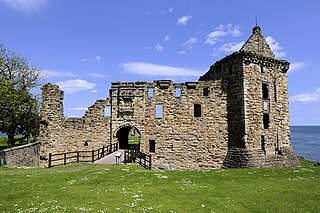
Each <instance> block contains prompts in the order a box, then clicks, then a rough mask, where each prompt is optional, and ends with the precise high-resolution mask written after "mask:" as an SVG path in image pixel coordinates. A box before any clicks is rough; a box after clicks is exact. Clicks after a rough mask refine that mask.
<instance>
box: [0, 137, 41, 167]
mask: <svg viewBox="0 0 320 213" xmlns="http://www.w3.org/2000/svg"><path fill="white" fill-rule="evenodd" d="M39 151H40V142H35V143H30V144H26V145H22V146H18V147H13V148H8V149H4V150H2V151H0V165H1V166H3V165H8V166H39V159H40V158H39Z"/></svg>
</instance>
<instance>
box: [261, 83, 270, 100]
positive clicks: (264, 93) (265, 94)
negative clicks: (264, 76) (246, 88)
mask: <svg viewBox="0 0 320 213" xmlns="http://www.w3.org/2000/svg"><path fill="white" fill-rule="evenodd" d="M262 98H263V99H264V100H266V99H269V86H268V84H265V83H262Z"/></svg>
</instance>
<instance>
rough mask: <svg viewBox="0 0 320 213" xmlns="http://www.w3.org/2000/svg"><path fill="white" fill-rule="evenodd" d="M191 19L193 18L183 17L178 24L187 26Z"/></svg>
mask: <svg viewBox="0 0 320 213" xmlns="http://www.w3.org/2000/svg"><path fill="white" fill-rule="evenodd" d="M191 18H192V17H191V16H189V15H186V16H182V17H181V18H179V19H178V21H177V24H181V25H186V24H187V22H188V21H189V20H190V19H191Z"/></svg>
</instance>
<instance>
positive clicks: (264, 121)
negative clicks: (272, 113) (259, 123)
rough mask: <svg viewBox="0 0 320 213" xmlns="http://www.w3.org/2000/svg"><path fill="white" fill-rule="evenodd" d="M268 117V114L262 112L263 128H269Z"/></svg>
mask: <svg viewBox="0 0 320 213" xmlns="http://www.w3.org/2000/svg"><path fill="white" fill-rule="evenodd" d="M269 122H270V117H269V114H263V128H264V129H269Z"/></svg>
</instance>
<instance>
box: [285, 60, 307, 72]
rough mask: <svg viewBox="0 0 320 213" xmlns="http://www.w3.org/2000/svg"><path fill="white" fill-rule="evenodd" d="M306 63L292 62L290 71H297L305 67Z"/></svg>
mask: <svg viewBox="0 0 320 213" xmlns="http://www.w3.org/2000/svg"><path fill="white" fill-rule="evenodd" d="M305 66H306V65H305V63H303V62H295V63H291V64H290V68H289V72H293V71H296V70H299V69H301V68H303V67H305Z"/></svg>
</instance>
